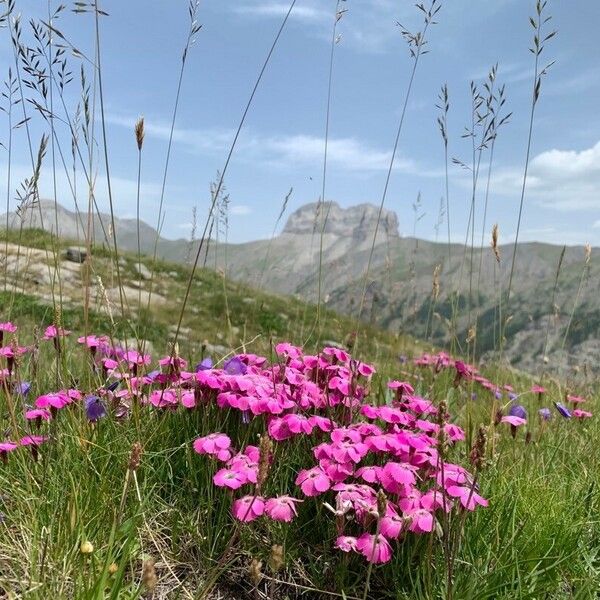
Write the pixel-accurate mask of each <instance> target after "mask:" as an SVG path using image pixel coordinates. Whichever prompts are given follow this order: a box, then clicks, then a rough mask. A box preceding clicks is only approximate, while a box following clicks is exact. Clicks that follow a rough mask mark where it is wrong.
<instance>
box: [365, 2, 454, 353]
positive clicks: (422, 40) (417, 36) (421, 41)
mask: <svg viewBox="0 0 600 600" xmlns="http://www.w3.org/2000/svg"><path fill="white" fill-rule="evenodd" d="M417 8H418V9H419V10H420V11H421V13H422V14H423V28H422V30H421V31H418V32H417V33H411V32H410V31H409V30H408V29H406V27H404V26H403V25H402V24H400V23H398V27H399V28H400V32H401V34H402V37H403V38H404V41H405V42H406V44H407V45H408V49H409V54H410V56H411V59H412V69H411V71H410V75H409V79H408V86H407V88H406V93H405V95H404V102H403V104H402V111H401V113H400V119H399V121H398V127H397V130H396V137H395V139H394V144H393V148H392V155H391V157H390V162H389V165H388V169H387V173H386V177H385V183H384V186H383V192H382V194H381V200H380V202H379V207H378V211H377V221H376V224H375V231H374V232H373V241H372V243H371V248H370V250H369V258H368V261H367V267H366V269H365V275H364V280H363V283H362V293H361V297H360V302H359V306H358V311H357V315H356V321H357V330H358V329H359V324H360V319H361V316H362V312H363V309H364V305H365V298H366V295H367V288H368V281H369V272H370V270H371V263H372V262H373V254H374V252H375V244H376V240H377V233H378V232H379V224H380V222H381V215H382V213H383V207H384V205H385V201H386V199H387V194H388V189H389V185H390V181H391V178H392V171H393V169H394V164H395V162H396V154H397V152H398V146H399V143H400V135H401V134H402V128H403V125H404V118H405V116H406V109H407V107H408V102H409V100H410V96H411V92H412V88H413V83H414V80H415V75H416V73H417V67H418V66H419V61H420V59H421V56H423V55H425V54H427V53H428V50H426V49H425V46H426V44H427V37H426V36H427V31H428V29H429V27H430V26H431V25H435V24H436V21H435V20H434V19H435V17H436V15H437V14H438V12H439V11H440V9H441V8H442V5H441V3H438V0H432V2H431V4H430V5H429V8H428V9H426V8H425V6H424V5H423V4H417ZM357 343H358V336H357Z"/></svg>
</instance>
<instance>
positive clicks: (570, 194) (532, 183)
mask: <svg viewBox="0 0 600 600" xmlns="http://www.w3.org/2000/svg"><path fill="white" fill-rule="evenodd" d="M522 176H523V175H522V170H521V169H518V168H511V169H505V170H503V171H500V172H499V173H498V175H497V176H496V177H494V182H493V185H494V187H493V189H495V190H496V191H497V192H499V193H504V194H507V195H517V194H519V193H520V187H521V184H522ZM526 193H527V195H528V196H529V197H532V198H534V199H535V201H536V202H537V203H538V204H540V205H541V206H545V207H548V208H554V209H556V210H564V211H567V210H589V209H600V141H599V142H598V143H596V144H595V145H594V146H592V147H591V148H587V149H584V150H580V151H576V150H558V149H553V150H548V151H546V152H542V153H541V154H538V155H537V156H535V157H534V158H533V159H532V161H531V164H530V167H529V175H528V179H527V190H526Z"/></svg>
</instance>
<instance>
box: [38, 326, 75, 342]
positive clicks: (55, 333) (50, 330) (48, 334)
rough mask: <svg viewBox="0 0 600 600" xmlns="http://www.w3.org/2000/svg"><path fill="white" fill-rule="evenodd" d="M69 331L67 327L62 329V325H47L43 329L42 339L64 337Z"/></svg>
mask: <svg viewBox="0 0 600 600" xmlns="http://www.w3.org/2000/svg"><path fill="white" fill-rule="evenodd" d="M70 333H71V332H70V331H69V330H68V329H63V328H62V327H56V325H49V326H48V327H46V329H45V331H44V337H43V338H42V339H44V340H53V339H55V338H58V337H65V336H67V335H69V334H70Z"/></svg>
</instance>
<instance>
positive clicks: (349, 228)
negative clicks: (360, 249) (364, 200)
mask: <svg viewBox="0 0 600 600" xmlns="http://www.w3.org/2000/svg"><path fill="white" fill-rule="evenodd" d="M328 212H329V214H328V215H327V213H328ZM378 212H379V208H378V207H377V206H375V205H374V204H358V205H356V206H350V207H348V208H343V207H341V206H340V205H339V204H338V203H337V202H325V203H317V202H313V203H311V204H305V205H304V206H301V207H300V208H299V209H298V210H296V211H295V212H294V213H292V214H291V215H290V217H289V218H288V220H287V223H286V225H285V227H284V229H283V233H284V234H296V235H305V234H312V233H313V232H315V233H319V232H320V231H321V227H322V224H323V220H324V219H325V216H326V215H327V222H326V224H325V233H329V234H334V235H337V236H340V237H345V238H352V239H355V240H362V239H365V238H367V237H369V236H372V235H373V233H374V231H375V227H376V225H377V215H378ZM379 233H380V234H382V235H384V236H385V235H387V236H389V237H398V217H397V216H396V213H395V212H393V211H391V210H386V209H384V210H383V212H382V213H381V220H380V223H379Z"/></svg>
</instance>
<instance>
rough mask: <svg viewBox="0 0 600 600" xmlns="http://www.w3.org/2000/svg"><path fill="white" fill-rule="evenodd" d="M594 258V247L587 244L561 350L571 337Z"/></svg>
mask: <svg viewBox="0 0 600 600" xmlns="http://www.w3.org/2000/svg"><path fill="white" fill-rule="evenodd" d="M591 258H592V247H591V246H590V244H586V245H585V246H584V250H583V267H582V269H581V277H580V278H579V285H578V286H577V293H576V294H575V299H574V300H573V308H571V314H570V315H569V320H568V322H567V326H566V327H565V333H564V335H563V339H562V343H561V346H560V347H561V350H564V349H565V344H566V343H567V338H568V337H569V331H570V330H571V325H572V324H573V319H574V317H575V311H576V310H577V307H578V306H579V299H580V298H581V292H582V290H583V286H584V284H585V282H586V281H588V280H589V276H590V268H591V265H590V260H591Z"/></svg>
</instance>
